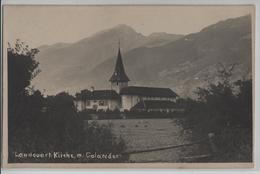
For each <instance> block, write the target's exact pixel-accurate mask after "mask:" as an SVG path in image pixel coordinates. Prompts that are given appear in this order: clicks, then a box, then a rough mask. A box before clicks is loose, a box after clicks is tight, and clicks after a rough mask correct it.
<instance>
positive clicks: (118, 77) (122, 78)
mask: <svg viewBox="0 0 260 174" xmlns="http://www.w3.org/2000/svg"><path fill="white" fill-rule="evenodd" d="M109 81H110V82H128V81H130V80H129V78H128V77H127V75H126V73H125V69H124V65H123V60H122V56H121V52H120V48H119V50H118V55H117V60H116V66H115V70H114V73H113V74H112V76H111V78H110V79H109Z"/></svg>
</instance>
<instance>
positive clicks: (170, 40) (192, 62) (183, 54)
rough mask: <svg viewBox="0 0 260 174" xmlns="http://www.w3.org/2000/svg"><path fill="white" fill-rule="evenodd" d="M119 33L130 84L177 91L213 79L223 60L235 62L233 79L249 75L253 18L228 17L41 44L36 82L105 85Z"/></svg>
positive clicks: (54, 88)
mask: <svg viewBox="0 0 260 174" xmlns="http://www.w3.org/2000/svg"><path fill="white" fill-rule="evenodd" d="M118 38H120V40H121V43H122V57H123V62H124V65H125V70H126V73H127V75H128V77H129V78H130V85H141V86H158V87H159V86H160V87H170V88H172V89H173V90H174V91H175V92H177V93H178V94H179V95H181V96H193V91H194V90H195V89H196V88H197V87H199V86H204V85H205V84H206V83H207V81H209V80H210V81H213V82H214V81H216V80H217V78H216V75H217V71H218V69H219V68H220V67H221V66H220V64H221V65H224V66H226V67H228V66H231V65H232V64H236V66H235V69H234V72H233V73H234V74H233V77H232V80H236V79H240V78H243V77H248V76H251V75H252V74H251V72H252V44H251V43H252V38H251V17H250V16H242V17H239V18H234V19H227V20H224V21H220V22H218V23H216V24H213V25H210V26H208V27H206V28H204V29H202V30H201V31H200V32H198V33H192V34H189V35H186V36H178V35H177V36H176V35H169V34H167V33H154V34H151V35H149V36H143V35H142V34H140V33H137V32H135V31H134V30H133V29H132V28H130V27H128V26H125V25H120V26H116V27H115V28H112V29H109V30H105V31H102V32H99V33H97V34H95V35H93V36H92V37H89V38H86V39H83V40H81V41H79V42H76V43H73V44H62V43H59V44H57V45H56V46H44V49H43V50H42V51H41V53H40V55H39V57H38V58H37V59H38V60H39V62H40V65H41V67H40V68H41V69H42V73H41V74H40V75H39V76H38V77H37V78H36V79H35V80H34V82H36V83H34V84H35V87H36V88H39V89H46V93H47V94H50V93H51V94H55V93H57V92H60V91H63V90H65V91H69V92H72V93H74V92H76V91H79V90H81V89H86V88H90V86H95V88H96V89H109V88H110V84H109V81H108V79H109V78H110V76H111V75H112V73H113V70H114V66H115V61H116V55H117V49H118V47H117V46H115V45H116V43H117V41H118Z"/></svg>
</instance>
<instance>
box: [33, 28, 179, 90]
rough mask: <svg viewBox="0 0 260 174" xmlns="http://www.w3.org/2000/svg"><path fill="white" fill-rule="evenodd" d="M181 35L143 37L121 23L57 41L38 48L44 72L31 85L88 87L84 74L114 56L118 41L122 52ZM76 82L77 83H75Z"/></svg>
mask: <svg viewBox="0 0 260 174" xmlns="http://www.w3.org/2000/svg"><path fill="white" fill-rule="evenodd" d="M181 37H182V35H175V34H167V33H157V34H151V35H149V36H144V35H142V34H141V33H137V32H136V31H135V30H134V29H133V28H131V27H129V26H127V25H123V24H121V25H118V26H115V27H114V28H110V29H107V30H104V31H100V32H98V33H96V34H94V35H92V36H91V37H87V38H84V39H82V40H80V41H78V42H76V43H57V44H54V45H43V46H41V47H39V50H40V53H39V54H38V55H37V57H36V59H37V61H38V62H39V63H40V67H39V68H40V69H41V73H40V74H39V75H38V76H37V77H36V78H35V79H34V80H33V82H32V85H33V86H35V87H36V88H38V89H41V90H46V93H48V94H55V93H57V92H59V91H62V90H67V89H68V90H70V89H71V88H76V89H79V88H81V87H84V88H86V87H88V86H89V85H88V84H87V83H81V82H80V80H79V82H78V79H82V80H83V81H84V82H85V81H86V79H84V78H85V76H87V73H88V72H90V71H91V70H93V68H94V67H96V66H98V65H99V64H102V63H103V62H104V61H106V60H107V59H111V58H112V57H114V56H115V55H116V54H117V49H118V41H119V39H120V43H121V44H120V47H121V50H122V51H123V52H128V51H130V50H133V49H135V48H138V47H140V46H144V45H147V46H149V47H154V46H158V45H163V44H166V43H169V42H172V41H175V40H177V39H179V38H181ZM76 82H77V83H76Z"/></svg>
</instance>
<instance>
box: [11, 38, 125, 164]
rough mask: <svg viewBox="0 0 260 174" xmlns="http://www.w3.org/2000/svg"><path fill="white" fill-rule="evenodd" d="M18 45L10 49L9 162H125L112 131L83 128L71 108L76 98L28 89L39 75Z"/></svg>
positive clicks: (120, 144)
mask: <svg viewBox="0 0 260 174" xmlns="http://www.w3.org/2000/svg"><path fill="white" fill-rule="evenodd" d="M38 52H39V51H38V50H37V49H30V48H29V47H28V46H26V45H25V44H24V43H22V42H20V41H19V40H18V41H17V42H16V44H15V46H14V47H13V48H12V47H11V46H10V47H9V49H8V99H9V100H8V131H9V132H8V143H9V159H8V160H9V162H52V161H53V162H124V161H127V160H128V157H127V156H126V155H123V154H122V152H123V151H124V150H125V144H124V142H123V140H121V139H116V138H115V137H114V135H113V134H112V133H111V130H110V128H109V127H107V126H104V125H97V124H95V123H92V124H89V125H88V126H87V127H86V128H84V125H83V123H84V122H83V121H82V120H81V119H80V117H78V115H77V112H76V108H75V106H74V104H73V97H72V96H70V95H69V94H67V93H65V92H62V93H59V94H57V95H55V96H48V97H44V96H43V95H42V93H41V92H40V91H39V90H34V89H33V88H30V82H31V80H32V79H33V78H34V77H35V76H36V75H37V74H38V73H39V72H40V70H39V69H38V66H39V63H38V62H37V61H36V60H35V55H36V54H37V53H38ZM49 152H51V153H52V152H64V153H65V152H69V153H74V154H76V153H85V152H93V153H94V152H98V153H113V154H117V155H119V156H118V158H115V159H112V160H111V159H96V158H94V159H87V158H79V159H76V160H71V159H50V158H44V159H42V158H41V159H32V158H29V159H28V158H16V157H15V154H17V153H28V154H29V153H49Z"/></svg>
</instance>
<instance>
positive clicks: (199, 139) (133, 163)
mask: <svg viewBox="0 0 260 174" xmlns="http://www.w3.org/2000/svg"><path fill="white" fill-rule="evenodd" d="M254 25H255V8H254V6H253V5H168V6H164V5H78V6H76V5H5V6H3V79H4V82H3V84H4V86H3V92H4V93H3V95H4V100H3V102H4V103H3V109H4V112H3V121H4V122H3V127H4V137H3V138H4V144H3V147H4V151H3V152H4V153H3V159H4V161H3V162H4V166H5V167H7V168H9V167H17V166H18V167H26V166H27V167H28V166H30V167H33V166H40V167H57V166H63V167H68V166H70V167H71V166H76V167H102V166H106V167H142V165H143V166H145V167H149V166H150V167H155V166H156V167H170V168H180V167H181V168H191V167H195V168H201V167H205V168H223V167H224V168H225V167H232V166H235V167H238V168H251V167H253V164H254V153H253V152H254V147H253V144H254V143H253V142H254V138H253V134H254V131H253V128H254V126H253V122H254V112H253V107H254V102H253V98H254V90H253V89H254V40H255V33H254V32H255V31H254Z"/></svg>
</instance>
